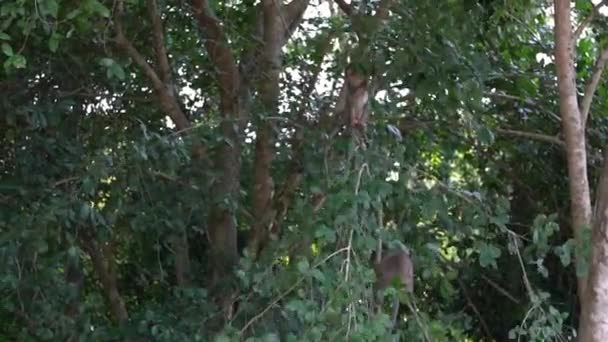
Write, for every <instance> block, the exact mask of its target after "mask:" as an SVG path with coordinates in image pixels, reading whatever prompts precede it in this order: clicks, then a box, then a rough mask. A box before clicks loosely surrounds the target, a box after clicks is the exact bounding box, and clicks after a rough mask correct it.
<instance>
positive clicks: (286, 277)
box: [0, 0, 608, 341]
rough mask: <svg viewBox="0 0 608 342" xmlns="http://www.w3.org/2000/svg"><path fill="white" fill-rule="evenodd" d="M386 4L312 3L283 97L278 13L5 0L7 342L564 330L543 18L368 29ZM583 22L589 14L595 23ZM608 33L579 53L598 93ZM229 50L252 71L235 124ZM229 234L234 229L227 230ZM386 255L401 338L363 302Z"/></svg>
mask: <svg viewBox="0 0 608 342" xmlns="http://www.w3.org/2000/svg"><path fill="white" fill-rule="evenodd" d="M385 2H387V3H388V2H390V1H380V2H379V1H362V2H360V3H359V2H356V1H354V2H353V3H352V4H350V6H351V7H345V6H347V5H346V4H345V3H344V2H343V1H336V3H339V4H340V6H338V5H336V3H334V2H331V1H329V2H328V1H325V0H319V1H317V0H313V1H311V2H310V3H308V2H307V1H302V0H296V1H294V3H303V4H307V5H308V7H306V11H305V12H303V13H304V17H303V19H301V20H294V21H293V23H295V27H294V28H293V29H292V28H291V27H290V29H292V32H288V33H289V34H288V33H285V32H284V33H285V36H287V37H288V38H289V39H285V42H283V43H284V45H283V46H281V47H280V48H279V49H278V50H276V51H281V53H282V55H281V56H280V57H279V59H280V60H281V64H280V65H279V66H278V67H279V68H280V70H278V72H280V82H278V83H277V84H275V85H276V90H277V91H278V92H279V94H278V97H277V98H276V99H274V100H276V101H274V102H273V99H272V98H271V97H272V96H270V97H269V95H268V94H272V93H273V90H272V89H274V88H272V86H273V85H272V80H273V78H272V72H270V73H269V74H268V75H270V76H268V75H266V74H264V73H263V72H262V73H259V74H258V69H259V70H270V71H272V70H274V69H273V68H272V67H267V65H266V64H264V63H262V62H260V60H261V61H264V59H263V58H262V59H256V56H258V57H259V55H263V54H260V53H259V51H266V50H264V48H265V46H266V45H265V44H270V43H269V42H270V41H271V40H266V41H264V39H268V37H267V35H264V34H262V35H261V36H260V35H259V32H258V31H256V30H258V29H259V27H260V25H259V22H260V20H262V21H263V19H260V18H264V16H267V15H269V14H268V13H270V12H272V10H271V9H268V8H265V9H264V14H262V11H261V8H262V6H258V5H257V3H256V2H253V1H248V0H244V1H212V2H211V3H210V4H208V6H207V5H206V4H205V3H206V2H205V1H200V0H199V1H193V2H192V4H190V3H188V2H184V1H170V0H167V1H165V0H160V1H158V2H155V1H153V0H149V1H139V0H127V1H125V2H124V13H121V12H122V10H121V8H120V7H121V6H122V5H121V4H122V2H121V1H104V0H83V1H70V0H38V1H23V0H11V1H4V2H2V3H0V47H1V54H0V62H1V63H2V66H3V67H2V69H1V70H0V92H1V94H2V96H1V98H0V111H1V113H2V114H1V116H0V204H1V206H0V261H1V264H0V267H1V269H2V273H1V274H0V293H1V294H2V296H1V298H0V303H1V305H0V337H1V338H0V339H2V340H7V341H9V340H11V341H12V340H30V339H32V340H70V341H73V340H122V339H134V338H141V339H142V340H154V341H156V340H163V341H178V340H185V341H189V340H211V339H212V338H218V339H220V340H233V339H234V340H238V339H239V338H242V339H248V340H250V341H257V340H264V341H266V340H287V341H296V340H332V339H333V340H336V339H337V340H345V339H347V340H362V341H367V340H385V339H386V337H387V336H388V335H390V334H395V335H399V336H401V338H402V339H403V340H422V339H423V338H424V336H426V338H429V339H430V340H433V341H445V340H457V341H462V340H468V341H476V340H491V339H497V340H506V339H523V340H533V341H545V340H566V339H568V338H569V337H572V336H574V334H575V333H574V331H575V327H576V325H577V324H576V322H577V319H578V310H579V308H578V304H577V299H576V278H575V270H574V258H573V255H574V250H575V249H576V248H583V249H584V247H585V246H580V245H577V244H576V243H575V242H574V240H573V239H572V231H571V227H570V213H569V198H568V187H567V180H566V178H567V172H566V168H565V155H564V153H563V152H564V149H563V142H562V140H561V138H560V119H559V115H558V114H556V113H558V112H559V103H558V100H559V98H558V93H557V88H556V83H555V66H554V64H553V63H551V56H552V53H553V52H552V51H553V50H552V49H553V44H554V43H553V33H552V21H551V16H550V13H549V11H548V9H549V8H550V5H551V4H549V3H544V2H542V1H540V2H530V1H525V0H517V1H507V2H504V1H491V0H490V1H478V2H477V1H468V0H462V1H426V0H399V1H395V2H394V3H392V6H391V8H390V14H389V15H388V16H387V18H386V20H376V19H378V17H377V16H374V14H377V13H379V11H377V10H378V9H379V8H381V6H384V3H385ZM200 3H203V5H202V8H204V9H203V11H207V10H210V9H211V8H212V9H213V11H214V12H215V16H216V17H217V22H220V21H221V22H222V23H223V24H222V25H219V26H212V25H211V24H208V23H209V22H212V23H214V22H215V21H213V20H211V21H205V20H206V19H208V18H206V17H204V16H202V17H201V16H200V15H199V12H200V11H201V7H197V5H199V4H200ZM154 4H155V5H154ZM277 6H278V5H277ZM154 8H156V14H157V15H158V17H157V18H160V19H162V20H160V21H161V22H162V25H163V30H164V41H163V44H164V46H165V48H166V51H167V56H168V57H169V58H168V60H169V62H170V74H171V77H169V78H165V77H164V76H163V77H161V78H162V82H163V85H164V86H166V85H171V86H172V89H169V90H170V91H169V92H167V89H164V88H163V87H160V86H158V85H157V84H155V83H154V82H153V81H152V80H151V77H150V70H152V71H151V72H152V73H154V71H156V74H158V75H161V76H162V72H163V71H162V69H163V63H162V58H160V57H159V52H158V51H159V50H158V48H157V39H156V37H155V36H154V32H155V22H154V18H155V12H154ZM345 8H350V10H351V11H353V13H354V14H352V15H351V16H346V15H344V14H343V12H344V11H345ZM593 10H594V9H593V5H592V4H591V2H587V1H577V2H576V13H577V14H578V15H579V17H580V18H583V17H585V16H586V15H588V14H589V13H590V12H591V11H593ZM197 11H199V12H197ZM150 13H151V14H150ZM279 16H280V15H279ZM266 18H268V17H266ZM281 18H282V16H281ZM267 20H268V19H267ZM284 20H289V17H287V19H285V18H283V19H281V20H278V21H277V22H279V23H281V25H290V24H292V22H289V21H287V22H285V21H284ZM605 20H606V19H605V18H604V17H601V16H600V17H598V18H596V20H595V21H594V22H593V23H591V24H590V27H589V28H590V29H589V30H587V31H585V32H586V35H584V36H583V37H582V38H581V40H580V42H579V44H578V47H577V49H578V56H579V58H578V60H577V65H576V68H577V69H576V70H577V73H579V76H580V77H582V78H585V77H587V76H588V74H589V73H590V70H591V69H592V66H593V64H594V63H595V58H596V55H597V53H598V48H599V46H601V44H602V42H603V41H604V39H603V36H602V34H603V33H604V32H603V31H602V30H604V29H603V28H601V24H602V23H603V22H605ZM268 21H269V20H268ZM120 23H122V24H120ZM210 25H211V26H210ZM121 26H122V27H121ZM117 27H118V29H122V30H123V33H124V37H122V38H125V39H127V40H128V42H129V44H130V45H129V47H130V48H131V49H132V50H129V48H126V47H125V46H126V45H125V42H124V40H122V39H121V37H120V35H119V34H117V32H118V29H117ZM217 27H220V28H221V30H223V34H224V38H225V41H224V42H220V43H219V44H220V45H221V46H220V47H219V48H217V47H216V48H213V47H212V48H210V47H209V46H210V45H212V44H210V42H215V43H217V39H218V38H217V36H214V34H215V31H214V30H215V29H217ZM265 30H266V32H265V33H268V32H269V31H270V28H269V26H267V27H266V28H265ZM261 37H262V38H263V39H262V38H261ZM260 39H261V40H260ZM264 42H265V43H264ZM222 44H223V45H222ZM222 47H223V48H226V47H228V50H230V51H231V53H232V56H233V57H234V58H235V60H236V63H237V64H238V70H239V72H240V73H241V74H242V75H244V76H243V77H242V82H241V88H238V87H237V89H239V90H242V89H246V92H247V94H246V95H242V97H239V99H241V100H234V99H233V101H234V102H235V103H238V106H237V107H238V108H237V109H235V112H238V113H240V114H239V115H240V116H230V115H229V114H230V113H228V112H227V108H232V107H230V106H229V105H230V103H228V104H227V103H226V102H225V101H224V99H225V98H226V93H227V92H229V90H227V89H226V88H225V85H226V84H227V83H224V82H225V79H223V78H222V77H224V76H226V75H227V74H226V73H225V69H224V68H223V66H222V65H221V64H220V63H224V62H226V63H227V61H228V59H226V56H221V57H222V58H219V59H218V58H216V57H214V55H215V54H217V53H218V51H220V50H221V49H222ZM133 51H136V53H137V54H134V53H133ZM222 51H223V50H222ZM268 51H270V50H268ZM134 56H139V57H141V61H137V60H136V58H134ZM142 63H144V64H146V63H147V64H146V65H148V66H149V67H150V70H146V69H145V68H144V67H142V65H143V64H142ZM348 63H351V64H353V63H357V64H358V66H360V67H361V69H362V70H364V72H366V73H367V74H369V75H370V76H373V81H372V86H371V88H372V91H371V92H372V96H371V100H370V103H369V112H370V118H369V121H368V126H367V130H366V137H365V146H363V145H361V143H360V141H357V140H356V139H353V138H352V136H351V135H349V134H346V133H345V131H343V130H341V129H340V125H341V123H340V122H339V120H338V115H337V114H336V113H335V112H332V110H333V108H334V107H335V105H336V101H337V99H338V98H339V92H340V88H341V84H342V83H343V82H344V74H345V68H346V66H347V64H348ZM248 76H251V77H250V78H248ZM159 82H160V81H159ZM269 84H270V86H268V85H269ZM246 86H249V88H247V87H246ZM269 89H270V90H269ZM607 91H608V88H606V87H602V86H600V87H599V88H598V91H597V93H596V97H597V98H599V99H601V100H598V101H596V102H595V104H594V106H595V107H594V108H595V110H594V111H592V112H594V113H597V115H596V114H594V115H592V116H591V117H590V122H591V123H590V129H589V135H588V140H589V144H590V146H591V150H593V149H594V148H599V147H601V146H602V144H603V141H604V140H605V137H606V129H605V127H606V125H605V124H604V121H605V118H604V117H603V116H602V114H601V112H602V110H604V109H605V108H604V107H605V106H606V101H604V100H603V99H605V98H606V96H607V95H606V92H607ZM170 92H175V93H176V94H178V95H177V96H176V99H174V100H175V102H171V101H173V100H172V99H171V98H170V97H168V98H167V97H163V96H165V95H166V94H168V93H170ZM239 96H241V94H239ZM179 113H182V114H183V115H184V117H185V118H186V119H187V122H189V124H188V125H187V126H185V127H182V126H180V124H179V122H176V118H178V117H179ZM230 132H233V133H230ZM264 139H266V140H264ZM260 142H261V143H260ZM264 142H267V144H266V145H264ZM201 145H202V146H203V148H202V150H204V152H202V153H199V152H200V151H201V149H200V147H201ZM266 152H268V153H270V155H271V157H269V154H267V153H266ZM201 155H202V156H201ZM228 155H230V156H236V157H234V158H232V157H230V158H229V157H228ZM601 161H602V158H601V157H600V155H599V154H597V155H591V158H590V160H589V167H590V174H591V176H592V183H593V184H594V183H595V182H596V178H597V175H598V172H599V171H598V169H599V166H600V163H601ZM235 170H236V171H235ZM233 171H234V174H233V173H231V172H233ZM237 171H238V172H237ZM264 171H265V172H267V175H268V176H269V179H270V181H269V182H268V184H271V191H268V194H270V195H269V196H270V197H269V198H265V197H264V189H268V188H267V187H266V186H265V185H264V184H266V183H264V182H260V179H263V178H264V177H263V176H260V175H262V174H264ZM232 176H234V178H231V177H232ZM258 176H260V177H261V178H260V177H258ZM231 179H232V180H236V182H233V183H230V182H229V180H231ZM235 184H236V185H235ZM268 184H266V185H268ZM231 186H233V187H236V189H233V188H231ZM266 200H267V202H264V201H266ZM218 215H219V216H218ZM218 217H221V218H222V219H218ZM269 217H270V218H269ZM222 220H229V221H230V222H229V223H226V222H225V221H222ZM218 221H222V222H223V223H221V224H218V225H217V226H218V227H222V228H221V229H224V231H226V232H227V231H228V230H229V228H230V227H231V224H233V225H234V228H235V232H236V235H234V236H233V235H230V234H228V233H226V234H225V235H221V236H220V237H218V236H217V235H214V234H215V233H213V230H211V229H214V228H213V227H215V225H216V223H217V222H218ZM260 224H261V225H262V226H264V227H263V228H264V229H266V230H270V231H271V232H270V233H267V234H262V235H259V234H260V233H259V232H260V231H264V230H260V231H255V232H254V228H252V227H254V226H256V225H260ZM270 227H272V229H270ZM218 231H219V230H218ZM210 232H211V233H210ZM379 240H381V241H383V242H384V243H385V244H386V245H387V246H398V245H400V244H401V245H405V246H407V248H408V249H409V250H410V251H411V254H412V258H413V261H414V265H415V292H414V294H413V296H411V298H409V300H412V301H413V303H414V304H415V307H416V308H417V310H416V314H415V315H414V314H413V313H412V312H411V311H409V310H408V309H407V307H404V308H403V309H402V313H403V316H402V318H403V317H405V318H403V319H401V320H400V322H399V325H398V329H395V330H394V331H391V330H390V329H387V326H388V325H389V315H388V313H389V311H390V310H389V309H388V305H387V310H385V312H386V314H384V315H376V314H375V313H374V311H373V310H372V305H371V300H372V285H373V282H374V279H375V275H374V273H373V270H372V267H371V266H372V265H371V264H370V257H371V255H372V251H374V250H375V249H376V248H377V245H378V241H379ZM251 241H256V242H255V243H252V242H251ZM259 241H262V242H261V243H260V245H259V246H260V247H259V248H257V247H258V245H257V243H258V242H259ZM230 246H236V251H237V252H238V256H237V258H236V260H234V263H231V260H233V259H231V253H232V252H231V249H230V248H231V247H230ZM248 246H253V247H256V248H247V247H248ZM258 251H259V253H258ZM218 260H220V261H218ZM224 260H226V261H225V262H224ZM577 262H579V263H581V265H579V267H578V268H577V270H580V269H583V270H584V268H585V260H584V259H577ZM232 267H233V268H232ZM387 295H388V296H394V295H396V292H395V291H388V294H387ZM406 299H408V298H406ZM227 301H229V302H230V305H227V304H226V302H227ZM226 310H228V311H231V312H226Z"/></svg>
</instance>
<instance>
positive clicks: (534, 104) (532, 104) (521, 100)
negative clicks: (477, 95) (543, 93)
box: [484, 92, 562, 122]
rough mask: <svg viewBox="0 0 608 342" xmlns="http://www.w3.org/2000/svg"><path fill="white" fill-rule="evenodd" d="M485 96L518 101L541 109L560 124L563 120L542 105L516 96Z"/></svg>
mask: <svg viewBox="0 0 608 342" xmlns="http://www.w3.org/2000/svg"><path fill="white" fill-rule="evenodd" d="M484 95H485V96H487V97H493V98H501V99H504V100H511V101H517V102H522V103H524V104H526V105H528V106H530V107H535V108H537V109H539V110H540V111H542V112H545V113H546V114H548V115H549V116H551V117H552V118H554V119H555V120H556V121H558V122H560V121H561V120H562V119H561V117H560V116H559V115H557V114H555V113H553V112H552V111H550V110H547V109H546V108H544V107H543V106H542V105H540V104H539V103H538V102H536V101H533V100H530V99H524V98H521V97H519V96H514V95H509V94H505V93H502V92H485V93H484Z"/></svg>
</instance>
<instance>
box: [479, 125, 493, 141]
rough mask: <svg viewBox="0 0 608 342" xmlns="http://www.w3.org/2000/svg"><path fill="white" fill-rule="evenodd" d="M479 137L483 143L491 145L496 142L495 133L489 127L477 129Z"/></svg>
mask: <svg viewBox="0 0 608 342" xmlns="http://www.w3.org/2000/svg"><path fill="white" fill-rule="evenodd" d="M477 138H478V139H479V141H480V142H481V143H482V144H485V145H491V144H492V143H493V142H494V133H492V131H491V130H490V129H489V128H488V127H486V126H481V127H479V129H478V130H477Z"/></svg>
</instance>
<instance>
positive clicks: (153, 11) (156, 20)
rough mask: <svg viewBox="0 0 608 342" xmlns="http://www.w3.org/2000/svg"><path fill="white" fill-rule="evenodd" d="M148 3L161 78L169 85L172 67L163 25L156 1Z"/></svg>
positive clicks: (148, 0)
mask: <svg viewBox="0 0 608 342" xmlns="http://www.w3.org/2000/svg"><path fill="white" fill-rule="evenodd" d="M147 2H148V14H149V15H150V21H152V38H153V40H154V51H155V52H156V60H157V62H158V69H159V71H160V77H161V79H162V80H163V82H165V84H168V83H171V67H170V65H169V57H168V56H167V49H166V47H165V38H164V35H165V34H164V30H163V23H162V20H161V18H160V13H159V11H158V5H157V4H156V0H147Z"/></svg>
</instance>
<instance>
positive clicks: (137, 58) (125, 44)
mask: <svg viewBox="0 0 608 342" xmlns="http://www.w3.org/2000/svg"><path fill="white" fill-rule="evenodd" d="M117 11H118V13H117V14H116V15H115V18H114V19H115V20H114V29H115V31H116V38H115V40H116V44H117V45H118V46H119V47H121V48H123V49H124V50H125V51H126V52H127V54H128V55H129V57H131V58H132V59H133V61H134V62H135V64H137V66H139V67H140V68H141V69H142V71H143V72H144V74H145V75H146V77H148V79H149V80H150V81H151V82H152V86H153V87H154V89H155V90H158V91H160V90H161V89H162V88H163V82H162V81H161V79H160V78H159V77H158V75H157V74H156V71H154V68H152V66H151V65H150V64H148V62H147V61H146V58H145V57H144V56H143V55H142V54H141V53H139V51H137V49H136V48H135V46H133V44H132V43H131V41H130V40H129V39H127V37H126V35H125V30H124V28H123V26H122V18H123V16H124V1H122V0H119V1H118V6H117Z"/></svg>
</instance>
